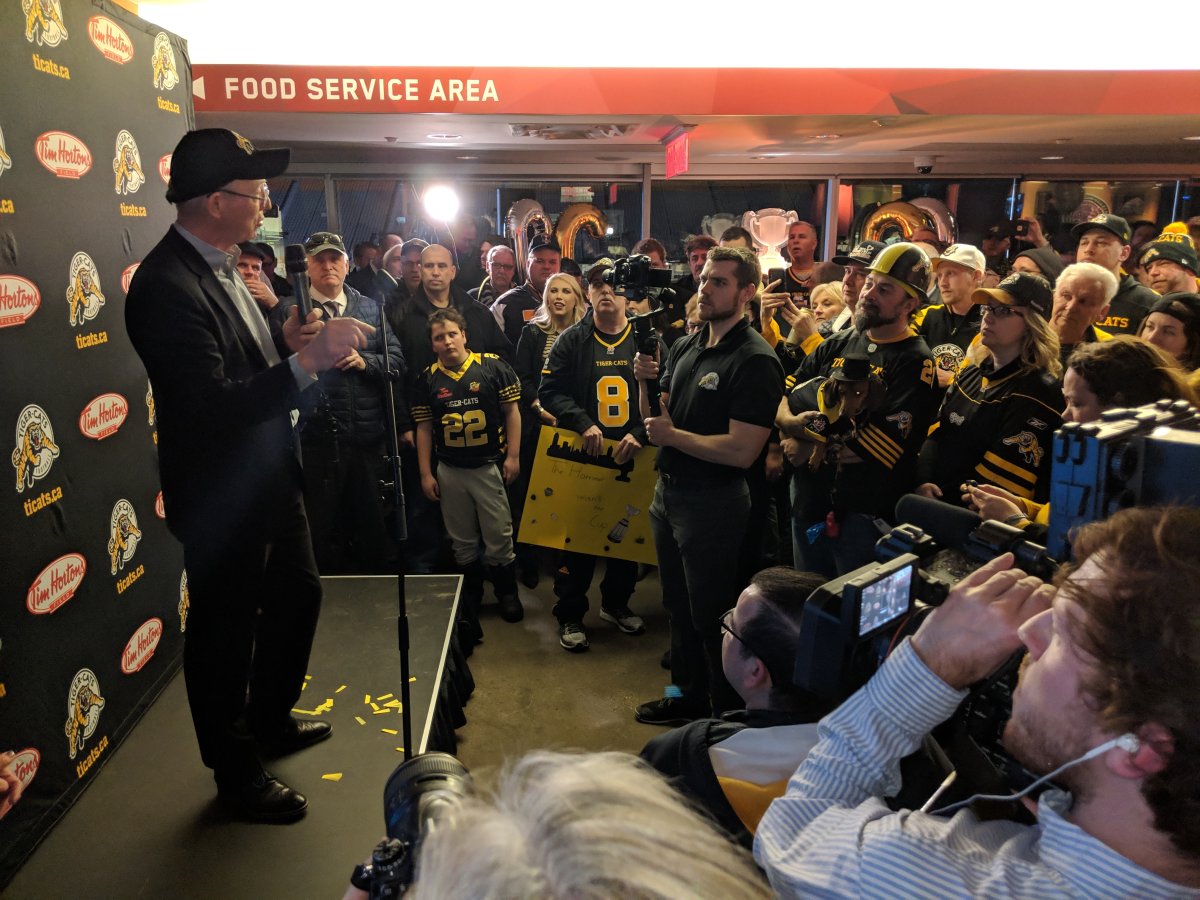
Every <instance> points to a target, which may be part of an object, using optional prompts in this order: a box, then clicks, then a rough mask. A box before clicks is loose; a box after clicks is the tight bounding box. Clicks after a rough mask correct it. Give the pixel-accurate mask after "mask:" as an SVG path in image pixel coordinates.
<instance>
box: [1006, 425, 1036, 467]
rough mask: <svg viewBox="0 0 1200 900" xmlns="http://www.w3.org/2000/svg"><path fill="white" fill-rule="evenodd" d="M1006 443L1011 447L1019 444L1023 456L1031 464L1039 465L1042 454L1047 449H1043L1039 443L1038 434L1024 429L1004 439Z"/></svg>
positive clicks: (1018, 447)
mask: <svg viewBox="0 0 1200 900" xmlns="http://www.w3.org/2000/svg"><path fill="white" fill-rule="evenodd" d="M1004 443H1005V445H1007V446H1009V447H1011V446H1012V445H1013V444H1016V445H1017V449H1018V450H1019V451H1021V457H1022V458H1023V459H1024V460H1025V462H1027V463H1029V464H1030V465H1031V466H1037V465H1039V464H1040V463H1041V461H1042V454H1044V453H1045V452H1046V451H1044V450H1043V449H1042V446H1041V444H1039V443H1038V439H1037V435H1035V434H1034V433H1033V432H1032V431H1022V432H1020V433H1019V434H1014V435H1012V436H1011V437H1006V438H1005V439H1004Z"/></svg>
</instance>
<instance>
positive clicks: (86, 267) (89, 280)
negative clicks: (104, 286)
mask: <svg viewBox="0 0 1200 900" xmlns="http://www.w3.org/2000/svg"><path fill="white" fill-rule="evenodd" d="M70 273H71V275H70V283H69V284H68V285H67V307H68V310H69V312H70V322H71V324H72V325H82V324H83V323H84V322H85V321H87V320H88V319H94V318H96V316H97V315H99V314H100V307H102V306H103V305H104V292H103V291H101V290H100V273H99V272H98V271H96V264H95V263H94V262H92V258H91V257H90V256H88V255H87V254H86V253H83V252H82V251H81V252H79V253H76V254H75V255H74V256H73V257H71V269H70Z"/></svg>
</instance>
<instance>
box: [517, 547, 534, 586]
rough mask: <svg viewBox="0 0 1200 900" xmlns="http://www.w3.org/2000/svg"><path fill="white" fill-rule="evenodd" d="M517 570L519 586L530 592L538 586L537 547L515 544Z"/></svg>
mask: <svg viewBox="0 0 1200 900" xmlns="http://www.w3.org/2000/svg"><path fill="white" fill-rule="evenodd" d="M514 549H515V550H516V551H517V569H518V571H519V572H520V576H521V584H523V585H525V587H527V588H529V589H530V590H531V591H532V590H533V589H534V588H535V587H537V586H538V581H539V576H540V570H539V566H538V551H537V547H535V546H534V545H532V544H517V545H516V547H515V548H514Z"/></svg>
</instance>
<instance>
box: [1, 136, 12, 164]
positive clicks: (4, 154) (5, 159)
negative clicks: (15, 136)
mask: <svg viewBox="0 0 1200 900" xmlns="http://www.w3.org/2000/svg"><path fill="white" fill-rule="evenodd" d="M11 168H12V157H11V156H9V155H8V148H7V147H5V146H4V129H3V128H0V175H3V174H4V173H5V172H7V171H8V170H9V169H11Z"/></svg>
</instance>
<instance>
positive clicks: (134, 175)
mask: <svg viewBox="0 0 1200 900" xmlns="http://www.w3.org/2000/svg"><path fill="white" fill-rule="evenodd" d="M113 173H114V174H115V175H116V179H115V181H114V184H113V189H114V190H115V191H116V192H117V194H132V193H135V192H136V191H137V189H138V188H140V187H141V186H142V185H143V184H145V183H146V176H145V175H144V174H142V155H141V154H140V153H139V152H138V146H137V142H136V141H135V140H134V139H133V135H132V134H130V133H129V132H128V131H125V130H124V129H122V130H121V131H119V132H117V149H116V155H114V156H113Z"/></svg>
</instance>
